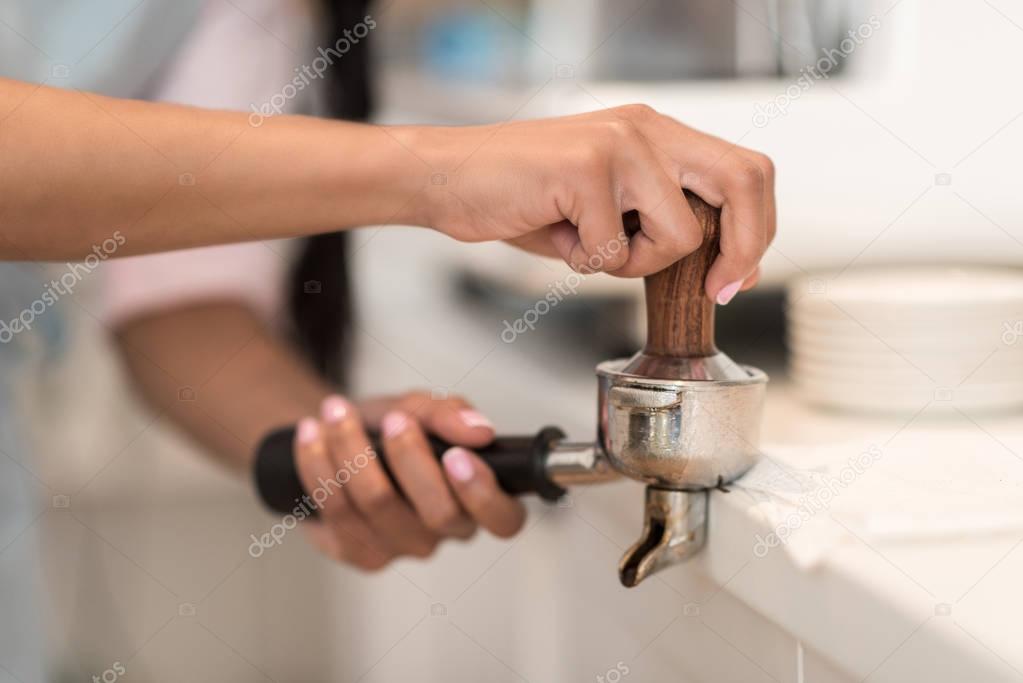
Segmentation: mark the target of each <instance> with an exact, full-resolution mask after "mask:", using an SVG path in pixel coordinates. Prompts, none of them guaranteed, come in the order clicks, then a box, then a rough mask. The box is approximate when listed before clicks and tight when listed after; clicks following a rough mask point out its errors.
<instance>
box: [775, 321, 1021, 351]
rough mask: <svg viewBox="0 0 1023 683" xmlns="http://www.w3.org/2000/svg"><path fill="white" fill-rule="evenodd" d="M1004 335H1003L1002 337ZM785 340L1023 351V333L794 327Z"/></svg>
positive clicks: (857, 346) (850, 347)
mask: <svg viewBox="0 0 1023 683" xmlns="http://www.w3.org/2000/svg"><path fill="white" fill-rule="evenodd" d="M1003 337H1004V338H1003ZM787 339H788V343H789V347H790V348H793V349H795V348H816V349H836V350H838V351H840V352H843V353H844V352H846V351H857V350H861V351H873V350H880V349H889V350H890V349H893V348H894V349H898V350H899V351H900V352H902V351H909V350H915V351H921V352H924V353H929V352H933V353H949V354H952V355H958V354H959V352H970V351H984V352H986V353H990V352H992V351H994V350H996V349H997V350H998V351H999V352H1005V353H1008V354H1016V353H1020V354H1023V335H1021V336H1017V335H1016V334H1015V332H1013V333H1011V334H1008V333H1007V334H1004V335H998V334H983V335H971V334H968V333H964V334H958V335H953V334H918V335H899V334H878V333H876V332H875V333H873V334H872V333H871V332H870V331H867V330H864V329H858V330H847V331H843V332H823V331H809V330H806V329H803V328H800V327H798V326H795V327H792V328H790V329H789V330H788V334H787Z"/></svg>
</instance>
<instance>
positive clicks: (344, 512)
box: [295, 392, 525, 570]
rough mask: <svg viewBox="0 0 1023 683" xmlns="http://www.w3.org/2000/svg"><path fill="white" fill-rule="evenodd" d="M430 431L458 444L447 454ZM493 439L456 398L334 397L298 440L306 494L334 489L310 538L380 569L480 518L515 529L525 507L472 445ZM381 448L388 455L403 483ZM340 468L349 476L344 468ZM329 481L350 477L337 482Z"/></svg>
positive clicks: (508, 532)
mask: <svg viewBox="0 0 1023 683" xmlns="http://www.w3.org/2000/svg"><path fill="white" fill-rule="evenodd" d="M367 428H368V429H372V430H375V431H378V432H379V433H380V435H381V441H382V445H383V453H381V454H377V453H375V452H374V451H372V450H371V449H370V444H369V439H368V437H367V435H366V429H367ZM428 433H429V434H434V435H436V436H438V437H440V438H441V439H443V440H445V441H447V442H449V443H452V444H456V446H455V447H454V448H451V449H449V450H448V451H447V452H446V453H445V454H444V457H443V459H442V461H440V462H439V461H438V460H437V458H436V457H435V456H434V454H433V451H432V449H431V448H430V444H429V441H428V439H427V434H428ZM493 438H494V429H493V427H492V426H491V424H490V422H489V421H488V420H487V419H486V418H485V417H483V416H482V415H481V414H480V413H478V412H476V411H475V410H474V409H473V408H472V406H471V405H469V403H468V402H466V401H465V400H464V399H462V398H460V397H457V396H455V397H448V398H444V399H434V398H432V397H431V395H430V394H429V393H428V392H412V393H408V394H405V395H402V396H400V397H396V398H380V399H373V400H370V401H366V402H364V403H362V404H361V405H359V406H355V405H354V404H352V403H351V402H349V401H347V400H346V399H344V398H342V397H340V396H330V397H328V398H327V399H325V400H324V401H323V405H322V410H321V416H320V419H319V420H314V419H313V418H306V419H305V420H303V421H302V422H301V423H300V424H299V429H298V435H297V438H296V444H295V448H296V462H297V465H298V470H299V477H300V479H301V480H302V483H303V486H304V487H305V489H306V491H307V493H308V492H311V491H313V490H314V489H315V488H316V487H317V486H321V487H324V488H327V487H325V486H324V485H323V484H322V483H319V482H327V483H328V484H330V486H329V488H330V489H331V491H330V495H328V496H326V497H325V498H324V499H323V503H322V506H321V508H320V519H318V520H315V521H311V522H309V523H308V525H307V527H308V529H309V534H310V538H311V540H312V542H313V544H314V545H316V546H317V547H318V548H319V549H320V550H321V551H323V552H324V553H325V554H327V555H328V556H330V557H333V558H334V559H337V560H338V561H342V562H346V563H349V564H352V565H354V566H356V567H359V568H361V569H364V570H376V569H380V568H382V567H384V566H386V565H387V564H389V563H390V562H391V561H392V560H393V559H395V558H397V557H400V556H403V555H407V556H414V557H428V556H429V555H431V554H432V553H433V551H434V550H435V548H436V547H437V545H438V544H439V543H440V542H441V541H442V540H443V539H445V538H457V539H466V538H469V537H471V536H472V535H473V534H474V533H475V531H476V529H477V527H478V526H482V527H483V528H485V529H487V530H488V531H490V532H491V533H493V534H494V535H496V536H499V537H503V538H506V537H509V536H512V535H514V534H515V533H517V532H518V531H519V530H520V529H521V528H522V524H523V522H524V521H525V508H524V507H523V505H522V503H521V502H519V501H518V500H517V499H516V498H514V497H512V496H509V495H508V494H506V493H504V492H503V491H502V490H501V489H500V488H499V487H498V485H497V480H496V478H495V477H494V473H493V472H492V471H491V470H490V468H489V467H487V465H486V463H485V462H484V461H483V460H481V459H480V458H479V456H477V455H476V454H475V453H473V452H472V451H471V450H470V449H471V448H474V447H481V446H485V445H486V444H488V443H490V441H492V440H493ZM360 455H361V456H362V457H361V458H360V457H359V456H360ZM378 455H383V456H384V457H386V458H387V464H388V467H389V468H390V471H391V473H392V474H393V476H394V479H395V480H396V481H397V484H398V486H397V487H396V486H395V485H394V483H393V482H392V481H391V479H390V478H389V477H388V476H387V473H386V472H385V471H384V469H383V467H382V465H381V463H380V461H379V458H378V457H377V456H378ZM343 471H347V472H348V474H344V475H343V476H339V475H341V474H342V472H343ZM330 479H334V480H335V482H343V483H341V484H339V485H337V486H334V485H333V483H332V482H329V481H328V480H330ZM399 488H400V490H399Z"/></svg>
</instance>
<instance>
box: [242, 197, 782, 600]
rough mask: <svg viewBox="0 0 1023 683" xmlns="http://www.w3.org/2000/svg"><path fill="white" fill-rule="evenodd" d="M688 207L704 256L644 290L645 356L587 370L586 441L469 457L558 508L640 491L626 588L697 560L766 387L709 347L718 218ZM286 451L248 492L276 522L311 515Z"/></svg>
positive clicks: (279, 445) (742, 463)
mask: <svg viewBox="0 0 1023 683" xmlns="http://www.w3.org/2000/svg"><path fill="white" fill-rule="evenodd" d="M686 198H687V199H688V201H689V205H690V207H691V208H692V210H693V212H694V214H695V215H696V217H697V219H698V221H699V223H700V225H701V227H702V228H703V231H704V241H703V244H702V245H701V246H700V248H699V249H697V250H696V251H695V252H693V253H692V254H690V255H689V256H687V257H685V258H683V259H682V260H680V261H678V262H677V263H675V264H673V265H671V266H669V267H668V268H666V269H664V270H662V271H660V272H658V273H655V274H653V275H650V276H648V277H647V278H646V281H645V286H646V308H647V341H646V345H645V346H644V347H643V349H642V350H641V351H640V352H639V353H637V354H636V355H635V356H633V357H632V358H629V359H618V360H610V361H605V362H603V363H601V364H600V365H598V366H597V381H598V397H597V408H598V410H597V421H598V422H597V439H596V441H593V442H583V443H576V442H569V441H566V440H565V434H564V432H562V431H561V430H560V429H558V428H557V427H545V428H544V429H542V430H540V431H539V432H538V433H537V434H536V435H530V436H507V437H498V438H496V439H495V440H494V442H493V443H492V444H491V445H490V446H488V447H486V448H483V449H479V451H478V453H479V455H480V457H482V458H483V459H484V460H485V461H486V462H487V463H488V464H489V465H490V467H491V468H492V469H493V470H494V474H495V475H496V477H497V480H498V482H499V483H500V485H501V487H502V488H503V489H504V490H505V491H508V492H509V493H514V494H521V493H536V494H538V495H539V496H541V497H542V498H544V499H546V500H556V499H557V498H559V497H560V496H561V495H562V494H564V492H565V487H567V486H575V485H580V484H592V483H599V482H604V481H610V480H612V479H615V478H617V477H618V475H624V476H626V477H629V478H630V479H635V480H637V481H641V482H643V483H645V484H646V485H647V486H646V496H645V504H644V508H643V509H644V513H643V533H642V536H641V537H640V539H639V540H638V541H637V542H636V543H634V544H633V545H632V547H631V548H629V549H628V550H627V551H626V553H625V555H624V556H623V557H622V559H621V562H620V563H619V567H618V574H619V578H620V579H621V582H622V584H623V585H625V586H628V587H632V586H635V585H636V584H638V583H639V582H640V581H642V580H643V579H644V578H646V577H647V576H649V575H650V574H652V573H653V572H655V571H658V570H660V569H663V568H664V567H667V566H670V565H673V564H676V563H678V562H682V561H683V560H685V559H687V558H689V557H691V556H692V555H693V554H695V553H696V552H697V551H699V550H700V548H701V547H702V546H703V544H704V543H705V542H706V535H707V498H708V495H709V492H710V491H712V490H714V489H720V488H722V487H723V486H724V485H725V484H728V483H729V482H731V481H733V480H735V479H736V478H738V477H740V476H741V475H742V474H743V473H745V472H746V471H747V470H748V469H749V468H750V467H752V466H753V464H754V463H755V462H756V460H757V457H758V455H759V449H758V443H759V434H760V414H761V411H762V406H763V400H764V391H765V388H766V384H767V375H765V374H764V373H763V372H761V371H760V370H757V369H756V368H751V367H747V366H742V365H737V364H736V363H734V362H733V361H732V360H731V359H730V358H728V356H726V355H725V354H724V353H722V352H721V351H719V350H718V349H717V347H716V346H715V344H714V303H713V302H712V301H711V300H710V299H709V298H708V296H707V294H706V291H705V290H704V281H705V280H706V277H707V271H708V270H709V269H710V265H711V263H713V261H714V259H715V257H716V256H717V254H718V251H719V247H718V243H719V239H720V211H719V210H718V209H716V208H714V207H711V206H709V205H708V204H706V203H704V202H703V201H702V200H701V199H699V198H698V197H696V196H695V195H693V194H691V193H689V192H686ZM624 218H625V223H626V228H627V229H629V227H630V225H631V227H633V228H634V227H635V226H636V224H637V223H638V218H637V217H636V214H635V213H634V212H633V213H630V214H626V216H625V217H624ZM371 436H372V435H371ZM374 440H375V437H374ZM293 442H294V428H293V427H285V428H282V429H278V430H276V431H274V432H271V433H270V434H269V435H268V436H267V437H266V438H265V439H264V440H263V442H262V443H261V445H260V447H259V449H258V452H257V454H256V459H255V478H256V488H257V490H258V491H259V493H260V495H261V497H262V498H263V500H264V502H266V503H267V505H268V506H269V507H271V508H272V509H273V510H275V511H277V512H280V513H282V514H289V513H293V514H298V511H299V510H302V511H303V513H304V512H305V511H307V510H309V509H313V510H315V508H316V506H315V504H314V501H312V500H311V499H310V497H309V495H307V492H306V491H304V490H303V489H302V484H301V482H300V481H299V478H298V474H297V472H296V470H295V460H294V455H293V452H292V444H293ZM431 445H432V447H433V450H434V453H435V454H436V455H437V457H440V455H441V454H443V453H444V451H445V450H447V448H448V447H449V444H446V443H444V442H442V441H440V440H439V439H436V438H434V439H431ZM378 446H379V444H375V445H374V447H375V449H376V452H377V453H378V454H380V455H381V458H380V462H381V463H382V464H383V465H384V467H385V468H386V460H384V458H383V457H382V453H381V451H380V449H379V447H378ZM355 476H358V475H355ZM395 486H397V484H395Z"/></svg>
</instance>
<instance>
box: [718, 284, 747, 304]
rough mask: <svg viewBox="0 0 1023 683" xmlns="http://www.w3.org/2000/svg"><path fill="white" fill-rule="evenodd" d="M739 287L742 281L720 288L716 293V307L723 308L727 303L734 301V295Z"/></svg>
mask: <svg viewBox="0 0 1023 683" xmlns="http://www.w3.org/2000/svg"><path fill="white" fill-rule="evenodd" d="M739 287H742V280H736V281H735V282H730V283H729V284H727V285H725V286H724V287H722V288H721V291H719V292H718V298H717V302H718V305H720V306H724V305H725V304H727V303H728V302H729V301H731V300H732V299H734V298H735V295H736V294H737V293H738V292H739Z"/></svg>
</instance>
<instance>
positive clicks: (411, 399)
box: [360, 391, 494, 448]
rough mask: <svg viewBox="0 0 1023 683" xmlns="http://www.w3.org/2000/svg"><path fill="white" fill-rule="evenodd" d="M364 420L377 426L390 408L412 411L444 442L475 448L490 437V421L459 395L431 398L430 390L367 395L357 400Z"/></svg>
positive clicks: (491, 424) (487, 441)
mask: <svg viewBox="0 0 1023 683" xmlns="http://www.w3.org/2000/svg"><path fill="white" fill-rule="evenodd" d="M360 407H361V409H362V414H363V416H364V419H365V422H366V424H369V425H374V426H376V427H377V428H378V429H379V428H380V425H381V423H382V421H383V418H384V416H385V415H387V413H389V412H391V410H392V409H397V410H400V411H401V412H404V413H408V414H410V415H412V416H413V417H414V418H416V420H418V421H419V422H420V423H422V424H423V425H424V426H425V427H426V430H427V431H428V432H429V433H431V434H435V435H436V436H438V437H440V438H441V439H443V440H444V441H447V442H448V443H452V444H455V445H458V446H468V447H470V448H479V447H482V446H486V445H487V444H488V443H490V442H491V441H493V440H494V425H493V423H491V421H490V420H489V419H487V417H486V416H485V415H483V414H482V413H480V412H479V411H477V410H475V409H474V408H473V406H472V404H470V403H469V402H468V401H466V400H465V399H464V398H462V397H461V396H448V397H445V398H442V399H437V398H433V397H432V396H431V394H430V392H426V391H416V392H412V393H409V394H406V395H404V396H402V397H401V398H400V399H399V400H397V401H395V399H394V398H393V397H389V398H387V397H385V398H382V399H371V400H369V401H366V402H365V403H363V404H361V406H360Z"/></svg>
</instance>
